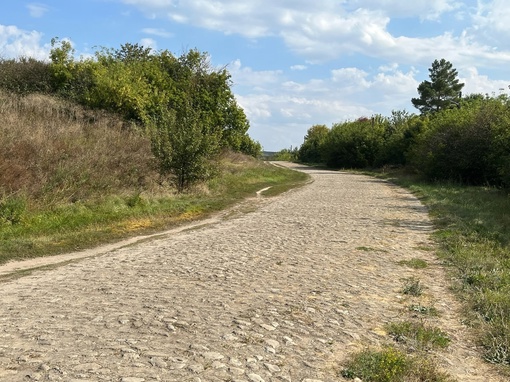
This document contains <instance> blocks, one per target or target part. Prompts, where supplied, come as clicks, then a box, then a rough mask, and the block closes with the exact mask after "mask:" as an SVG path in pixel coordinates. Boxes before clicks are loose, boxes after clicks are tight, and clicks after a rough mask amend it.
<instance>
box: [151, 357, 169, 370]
mask: <svg viewBox="0 0 510 382" xmlns="http://www.w3.org/2000/svg"><path fill="white" fill-rule="evenodd" d="M149 363H150V364H151V365H152V366H156V367H161V368H164V367H167V363H166V362H165V361H163V360H162V359H161V358H158V357H152V358H151V359H149Z"/></svg>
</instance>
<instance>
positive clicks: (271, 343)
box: [266, 340, 280, 349]
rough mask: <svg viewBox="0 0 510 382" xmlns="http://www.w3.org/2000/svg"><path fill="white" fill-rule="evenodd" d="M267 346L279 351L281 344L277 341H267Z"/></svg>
mask: <svg viewBox="0 0 510 382" xmlns="http://www.w3.org/2000/svg"><path fill="white" fill-rule="evenodd" d="M266 344H268V345H269V346H271V347H272V348H274V349H277V348H278V347H279V346H280V343H279V342H278V341H275V340H266Z"/></svg>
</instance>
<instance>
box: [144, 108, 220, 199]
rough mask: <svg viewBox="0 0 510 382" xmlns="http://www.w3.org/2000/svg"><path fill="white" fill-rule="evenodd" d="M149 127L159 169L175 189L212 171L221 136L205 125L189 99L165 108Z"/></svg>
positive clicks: (198, 180)
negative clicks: (171, 108) (174, 106)
mask: <svg viewBox="0 0 510 382" xmlns="http://www.w3.org/2000/svg"><path fill="white" fill-rule="evenodd" d="M150 131H151V134H152V137H151V144H152V152H153V154H154V156H155V157H156V159H157V161H158V163H159V169H160V173H161V174H162V175H164V176H168V177H169V179H170V181H171V182H172V183H173V184H174V186H175V187H176V189H177V192H179V193H182V192H184V191H186V190H188V189H190V188H191V187H192V186H193V185H194V184H196V183H197V182H201V181H205V180H208V179H210V178H211V177H212V176H213V175H214V170H215V168H214V167H215V164H214V163H215V162H214V156H215V154H217V153H218V150H219V146H220V136H219V135H218V134H217V132H215V131H214V130H211V129H208V127H207V126H206V125H204V119H203V118H201V116H200V111H198V110H196V109H194V108H193V107H192V106H191V102H188V103H184V104H183V105H182V107H181V108H180V109H179V110H176V111H173V110H164V111H163V112H162V113H161V114H160V115H159V116H158V119H157V120H156V121H154V124H153V125H152V127H151V129H150Z"/></svg>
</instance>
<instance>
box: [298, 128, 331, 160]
mask: <svg viewBox="0 0 510 382" xmlns="http://www.w3.org/2000/svg"><path fill="white" fill-rule="evenodd" d="M328 133H329V129H328V128H327V127H326V126H325V125H314V126H312V127H310V128H309V129H308V131H307V133H306V135H305V139H304V142H303V144H302V145H301V147H300V148H299V151H298V158H299V160H301V161H303V162H307V163H320V162H322V148H323V147H322V146H323V144H324V142H325V141H326V138H327V136H328Z"/></svg>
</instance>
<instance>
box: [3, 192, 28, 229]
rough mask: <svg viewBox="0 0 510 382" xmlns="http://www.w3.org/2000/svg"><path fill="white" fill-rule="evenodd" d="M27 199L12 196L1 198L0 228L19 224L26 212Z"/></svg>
mask: <svg viewBox="0 0 510 382" xmlns="http://www.w3.org/2000/svg"><path fill="white" fill-rule="evenodd" d="M26 204H27V202H26V199H25V198H23V197H20V196H16V195H11V196H4V197H2V198H0V226H1V225H2V223H4V224H12V225H14V224H19V223H21V221H22V219H23V215H24V213H25V210H26Z"/></svg>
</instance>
